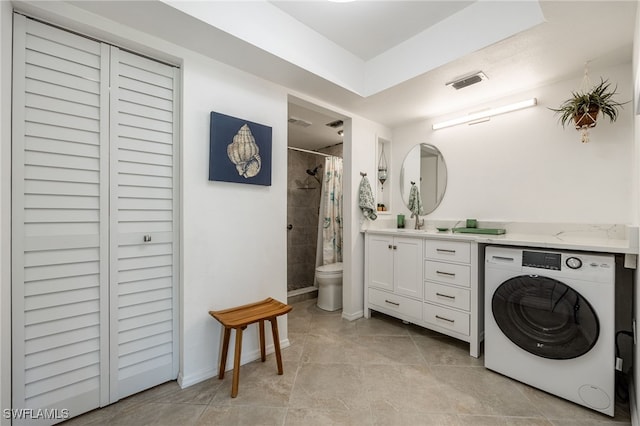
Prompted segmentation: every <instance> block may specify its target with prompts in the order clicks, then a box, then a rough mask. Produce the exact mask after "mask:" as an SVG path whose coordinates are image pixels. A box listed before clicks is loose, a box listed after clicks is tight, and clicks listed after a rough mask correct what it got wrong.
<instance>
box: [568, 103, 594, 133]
mask: <svg viewBox="0 0 640 426" xmlns="http://www.w3.org/2000/svg"><path fill="white" fill-rule="evenodd" d="M599 112H600V108H599V107H598V106H597V105H589V107H588V109H587V110H586V111H585V112H579V113H576V114H574V115H573V122H574V123H575V125H576V130H581V129H584V128H588V127H596V124H597V121H596V120H597V119H598V113H599Z"/></svg>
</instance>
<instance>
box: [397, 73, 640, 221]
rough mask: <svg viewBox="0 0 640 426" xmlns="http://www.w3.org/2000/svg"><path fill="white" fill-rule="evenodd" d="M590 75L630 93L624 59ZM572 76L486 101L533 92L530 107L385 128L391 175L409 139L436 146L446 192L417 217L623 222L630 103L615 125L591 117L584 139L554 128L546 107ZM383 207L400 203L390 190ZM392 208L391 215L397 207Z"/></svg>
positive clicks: (632, 208) (629, 167)
mask: <svg viewBox="0 0 640 426" xmlns="http://www.w3.org/2000/svg"><path fill="white" fill-rule="evenodd" d="M590 75H591V79H592V81H593V82H599V76H603V77H604V78H608V79H609V80H610V81H611V82H613V84H614V85H615V84H616V83H617V84H618V92H619V94H620V95H619V96H618V97H617V99H618V100H619V101H627V100H630V99H631V97H632V90H631V88H632V78H631V64H629V63H628V64H622V65H619V66H616V67H612V68H607V69H591V70H590ZM581 82H582V74H580V75H576V78H575V79H571V80H567V81H561V82H558V83H555V84H550V85H548V86H543V87H539V88H535V89H531V90H529V91H527V92H525V93H520V94H518V95H514V96H512V97H510V98H505V99H500V100H497V101H495V102H493V103H491V104H489V105H486V107H488V106H500V105H504V104H507V103H511V102H515V101H519V100H524V99H527V98H531V97H536V98H537V99H538V106H536V107H533V108H529V109H525V110H521V111H517V112H513V113H509V114H504V115H501V116H496V117H493V118H491V120H490V121H488V122H485V123H480V124H476V125H472V126H469V125H460V126H455V127H451V128H445V129H441V130H436V131H433V130H432V129H431V125H432V124H433V121H424V122H420V123H416V124H413V125H408V126H404V127H401V128H397V129H394V131H393V145H392V148H393V150H394V155H393V158H394V164H393V167H392V173H393V174H394V176H398V174H399V170H400V167H401V164H402V160H403V158H404V156H405V155H406V153H407V152H408V151H409V149H410V148H411V147H412V146H413V145H415V144H417V143H421V142H426V143H431V144H433V145H435V146H436V147H438V149H439V150H440V151H441V152H442V153H443V155H444V160H445V162H446V164H447V170H448V181H447V190H446V193H445V196H444V199H443V200H442V204H440V206H439V207H438V208H437V209H436V210H435V211H434V212H433V213H432V214H430V215H428V216H426V218H427V220H429V219H443V220H445V219H446V220H458V219H465V218H476V219H478V220H479V221H482V220H495V221H512V222H513V221H521V222H561V223H566V222H571V223H633V222H635V221H636V217H637V209H636V203H635V199H636V198H637V196H636V193H635V188H636V185H635V183H634V180H635V178H636V177H635V175H633V171H634V161H635V159H634V156H633V153H634V146H633V120H632V110H633V108H632V103H629V104H627V105H625V107H624V109H623V110H622V112H621V114H620V116H619V118H618V120H617V122H616V123H614V124H610V123H609V122H608V121H604V120H602V121H601V122H599V123H598V125H597V127H595V128H594V129H592V130H590V139H591V141H590V142H589V143H586V144H583V143H581V142H580V133H579V132H578V131H576V130H574V129H573V128H569V127H567V128H566V129H563V128H562V126H561V125H559V123H558V122H557V117H556V116H555V115H554V113H553V111H550V110H549V109H548V107H553V108H557V106H558V105H560V103H561V102H562V101H564V100H565V99H566V98H568V97H569V96H570V92H571V91H572V90H576V89H577V88H578V87H579V86H580V84H581ZM463 90H464V89H463ZM472 107H473V106H472ZM483 107H485V106H484V105H481V106H478V107H474V108H472V109H471V110H472V111H474V110H480V109H483ZM467 112H468V111H460V114H466V113H467ZM448 118H451V117H450V116H447V117H442V119H448ZM438 121H441V120H440V119H438ZM394 180H395V179H394ZM396 181H397V180H396ZM393 206H394V208H396V207H398V206H403V203H402V202H401V199H400V198H399V193H398V191H395V193H394V203H393ZM402 210H403V211H397V213H403V212H404V213H406V212H407V210H406V209H402ZM394 213H395V212H394Z"/></svg>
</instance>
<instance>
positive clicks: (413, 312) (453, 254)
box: [364, 231, 483, 358]
mask: <svg viewBox="0 0 640 426" xmlns="http://www.w3.org/2000/svg"><path fill="white" fill-rule="evenodd" d="M417 282H419V283H420V289H416V288H415V285H416V283H417ZM364 293H365V317H366V318H368V317H369V315H370V311H371V310H375V311H379V312H383V313H385V314H388V315H392V316H395V317H397V318H400V319H403V320H405V321H409V322H411V323H413V324H416V325H420V326H422V327H425V328H429V329H432V330H435V331H438V332H440V333H443V334H446V335H449V336H452V337H455V338H457V339H460V340H463V341H466V342H469V346H470V350H469V352H470V354H471V356H474V357H476V358H477V357H478V356H479V355H480V342H481V341H482V335H483V332H482V328H483V327H482V318H483V306H482V303H483V297H482V294H481V288H480V283H479V281H478V245H477V243H476V242H475V241H472V240H469V239H455V237H454V236H449V237H448V238H442V237H440V238H438V236H437V235H434V234H427V233H416V234H415V236H401V237H399V236H395V235H393V233H392V232H389V231H387V232H381V233H376V232H375V231H374V232H372V231H367V234H366V237H365V292H364Z"/></svg>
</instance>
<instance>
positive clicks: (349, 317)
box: [342, 311, 364, 321]
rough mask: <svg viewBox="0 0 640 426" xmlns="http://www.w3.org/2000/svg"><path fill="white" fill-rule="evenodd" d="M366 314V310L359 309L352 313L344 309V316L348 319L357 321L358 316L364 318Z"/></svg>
mask: <svg viewBox="0 0 640 426" xmlns="http://www.w3.org/2000/svg"><path fill="white" fill-rule="evenodd" d="M363 316H364V311H357V312H354V313H351V314H348V313H346V312H344V311H342V318H344V319H346V320H348V321H355V320H357V319H358V318H362V317H363Z"/></svg>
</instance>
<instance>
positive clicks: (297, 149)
mask: <svg viewBox="0 0 640 426" xmlns="http://www.w3.org/2000/svg"><path fill="white" fill-rule="evenodd" d="M287 149H293V150H295V151H301V152H308V153H309V154H316V155H322V156H323V157H333V155H329V154H324V153H322V152H316V151H310V150H308V149H302V148H296V147H293V146H288V147H287Z"/></svg>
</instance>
